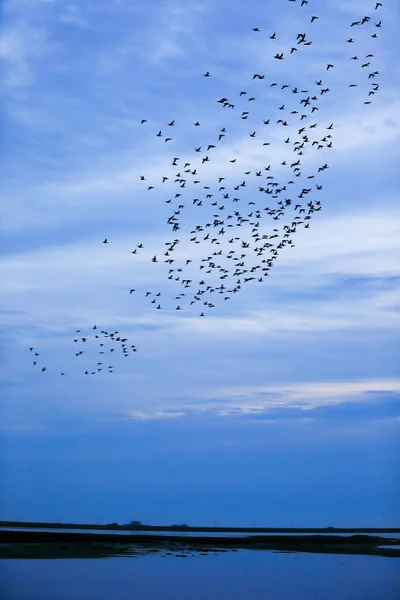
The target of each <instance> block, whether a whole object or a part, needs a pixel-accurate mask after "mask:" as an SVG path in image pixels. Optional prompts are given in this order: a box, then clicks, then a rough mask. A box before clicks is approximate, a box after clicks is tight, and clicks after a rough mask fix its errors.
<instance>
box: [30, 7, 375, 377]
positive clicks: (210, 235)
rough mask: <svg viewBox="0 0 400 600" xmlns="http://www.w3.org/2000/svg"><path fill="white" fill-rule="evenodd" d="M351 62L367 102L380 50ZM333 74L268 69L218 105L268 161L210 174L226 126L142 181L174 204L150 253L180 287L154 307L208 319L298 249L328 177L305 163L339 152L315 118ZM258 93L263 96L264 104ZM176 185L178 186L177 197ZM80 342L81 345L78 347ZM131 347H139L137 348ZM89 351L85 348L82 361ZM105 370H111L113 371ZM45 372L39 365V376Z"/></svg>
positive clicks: (165, 134) (306, 42)
mask: <svg viewBox="0 0 400 600" xmlns="http://www.w3.org/2000/svg"><path fill="white" fill-rule="evenodd" d="M289 2H291V3H295V2H296V0H289ZM298 4H299V5H300V7H306V6H307V5H308V1H307V0H301V2H298ZM381 8H382V3H380V2H376V3H375V9H374V11H378V10H379V9H381ZM374 11H373V12H374ZM320 21H321V18H320V17H318V16H317V15H311V17H310V25H311V24H312V28H311V34H312V31H313V28H314V27H316V26H317V23H318V22H320ZM381 27H382V21H381V20H376V19H375V18H373V16H372V15H360V17H359V19H358V20H356V21H352V22H350V23H349V32H348V36H347V37H346V36H345V35H344V36H343V44H344V47H345V48H347V46H348V47H349V49H351V50H352V52H354V50H353V49H354V48H356V47H357V33H356V32H357V30H358V29H363V30H364V32H367V33H368V34H369V38H370V39H371V43H373V40H374V39H376V38H377V37H378V31H379V30H380V28H381ZM252 31H253V32H254V35H257V36H260V35H261V36H262V35H263V32H262V31H261V30H260V28H259V27H254V28H253V29H252ZM268 40H270V41H268ZM266 41H268V43H269V44H271V45H272V46H273V45H274V44H276V43H278V42H279V36H278V34H277V32H275V31H274V32H272V31H271V32H268V34H267V39H266ZM312 44H313V40H312V39H311V38H310V37H309V35H308V33H306V32H299V33H298V34H297V36H296V38H295V39H294V40H293V42H292V44H291V45H290V47H288V48H287V50H283V51H282V49H279V50H278V51H277V52H275V50H273V51H272V53H271V57H273V58H274V59H276V60H280V61H282V60H285V61H287V60H291V59H292V57H293V56H295V55H297V54H298V53H299V52H305V51H306V48H307V47H309V46H311V45H312ZM274 52H275V53H274ZM348 59H349V63H350V64H351V63H354V64H356V63H357V61H359V64H360V67H359V69H360V71H359V72H360V75H361V76H364V78H365V82H366V84H367V85H368V88H367V90H368V91H367V97H366V98H365V99H363V103H364V105H369V104H371V103H372V100H373V97H374V96H375V95H376V94H377V92H378V91H379V83H378V81H377V79H378V77H379V71H378V70H377V69H376V68H375V67H374V54H373V52H372V51H370V52H368V53H366V54H365V51H364V53H363V54H361V53H360V56H358V55H357V54H353V55H351V52H349V57H348ZM334 69H335V64H334V63H331V62H329V63H327V64H326V65H325V67H324V72H323V74H322V75H321V77H320V78H318V79H317V80H314V81H312V82H308V83H307V84H306V85H300V84H297V85H293V84H290V83H289V82H286V81H280V82H279V81H273V80H270V79H269V78H268V76H267V74H266V73H258V72H257V73H249V77H248V82H244V84H243V87H242V88H241V89H238V91H237V93H236V95H235V97H234V98H229V97H228V96H229V94H226V96H225V95H224V96H222V97H221V98H218V99H215V100H214V102H216V103H217V104H218V105H219V106H220V107H221V109H222V110H224V109H227V110H228V114H229V115H232V118H236V120H237V124H240V123H241V122H242V124H241V126H242V127H247V132H246V133H245V134H244V135H245V136H246V138H247V140H248V141H249V143H251V144H252V146H251V148H252V149H253V150H254V153H255V154H256V155H257V156H260V157H263V158H262V159H260V160H262V161H263V162H262V164H259V165H257V166H254V167H253V168H249V167H248V165H247V166H246V167H245V166H244V164H243V161H241V158H240V156H231V157H230V158H228V159H226V165H225V166H226V170H221V172H220V173H218V175H215V174H214V173H213V169H212V166H213V163H215V164H217V165H218V169H219V168H221V169H223V167H221V166H220V163H219V162H218V161H219V160H220V159H219V156H220V151H222V150H223V149H224V146H226V143H227V142H229V140H230V135H231V134H230V130H229V129H228V128H227V125H226V124H225V125H224V126H220V127H219V128H218V130H217V131H215V134H214V136H213V137H210V139H209V140H208V141H207V143H206V144H204V142H203V143H200V144H198V145H197V144H196V143H194V145H193V148H192V150H191V152H190V156H188V157H186V158H183V157H182V156H172V155H171V157H170V161H171V162H170V164H169V165H166V167H165V173H164V175H163V176H162V178H161V180H160V181H148V180H147V177H146V174H143V175H140V181H141V182H143V186H144V191H146V192H148V193H151V192H152V190H154V189H156V188H158V187H159V186H163V185H164V188H162V189H165V191H166V194H165V199H164V201H165V203H166V204H168V205H169V206H170V208H171V214H170V215H169V216H168V217H167V221H166V222H167V225H168V226H169V227H170V228H171V231H172V234H173V239H171V240H169V241H166V242H165V247H164V249H163V251H162V252H161V254H160V252H155V253H154V252H150V253H149V262H152V263H163V265H164V268H165V276H166V278H167V279H168V280H170V281H172V282H173V283H175V285H177V286H178V290H177V293H176V295H175V301H174V306H168V305H166V304H165V302H168V300H167V299H163V298H162V293H161V291H157V292H152V291H147V292H146V293H145V299H146V300H147V301H148V302H149V303H150V304H151V305H152V306H153V307H154V308H155V309H156V310H162V309H165V308H167V309H169V308H173V309H174V310H176V311H181V310H184V309H185V308H187V307H188V306H193V305H196V304H197V305H198V306H199V310H198V315H199V316H200V317H205V316H206V314H207V312H208V311H209V310H211V309H214V308H215V307H216V306H217V304H218V302H219V301H227V300H229V299H230V298H232V296H234V295H236V294H238V293H239V292H240V291H241V290H242V289H243V288H244V286H245V285H246V284H249V283H251V282H254V283H262V282H264V281H266V280H267V278H268V276H269V275H270V274H271V271H272V269H273V267H274V265H275V263H276V260H277V258H278V255H279V253H280V252H281V251H282V250H283V249H284V248H285V247H290V248H293V247H294V246H295V243H294V238H295V235H296V233H297V231H298V230H299V229H300V228H306V229H308V228H309V227H310V221H311V219H312V217H313V216H314V214H315V213H317V212H319V211H321V209H322V203H321V200H320V199H319V197H320V196H318V197H315V196H317V194H320V192H321V191H322V190H323V184H322V179H321V177H322V176H323V174H324V173H325V171H326V170H327V169H329V164H328V163H327V162H326V161H325V158H322V159H320V160H319V161H318V163H319V166H318V167H317V168H316V170H315V171H312V172H310V171H309V170H307V169H308V167H307V165H308V163H309V161H308V160H307V159H308V158H309V157H310V156H311V154H312V153H314V154H313V155H314V158H315V157H319V156H321V157H322V156H324V155H325V152H327V151H329V150H330V149H331V148H332V147H333V132H334V123H329V124H328V123H321V122H320V121H319V120H318V119H317V116H318V111H320V109H321V108H323V107H324V102H325V98H327V97H329V94H330V93H331V86H332V85H334V84H335V83H334V79H330V77H331V72H334ZM202 75H203V77H204V78H206V79H209V78H211V77H212V73H211V72H210V71H206V72H205V73H203V74H202ZM347 85H348V87H349V88H356V87H358V85H359V81H356V82H355V81H349V82H348V84H347ZM255 86H258V87H257V88H256V87H255ZM257 89H259V90H260V96H261V97H260V101H259V103H258V102H257V96H258V92H257ZM255 90H256V91H255ZM267 92H268V94H270V95H273V96H274V97H275V96H276V97H277V98H278V102H277V106H276V108H275V109H269V110H270V113H269V114H265V115H263V117H262V118H260V110H261V109H260V106H259V104H260V103H261V102H262V101H263V98H264V97H265V94H266V93H267ZM254 107H257V108H254ZM230 111H232V113H231V112H230ZM147 123H148V120H147V119H146V118H142V119H141V120H140V125H141V126H143V127H144V128H146V127H148V125H146V124H147ZM182 126H183V124H182ZM192 126H193V128H194V131H200V128H201V127H202V123H201V122H200V121H198V120H196V121H195V122H194V123H193V125H192ZM177 127H179V119H178V118H174V119H172V120H170V121H169V122H168V123H166V124H165V125H163V126H161V128H160V127H158V128H157V129H156V131H154V133H153V135H154V136H155V137H156V138H158V139H159V140H160V142H162V144H168V143H170V142H172V141H173V132H174V131H175V130H176V128H177ZM271 130H272V133H270V131H271ZM277 132H278V133H277ZM279 132H280V133H279ZM279 137H280V139H277V138H279ZM233 141H234V140H233ZM282 152H285V154H284V155H283V154H282ZM319 153H320V154H319ZM276 156H280V157H281V158H283V160H279V162H278V164H276V165H275V167H274V166H273V165H272V164H271V163H274V162H277V161H276V160H275V158H276ZM214 157H215V158H214ZM243 169H244V170H243ZM172 184H173V185H172ZM173 187H175V190H173V192H172V193H171V188H173ZM244 195H245V198H244V197H243V196H244ZM109 243H112V240H111V239H109V238H107V237H106V238H105V239H104V240H103V244H109ZM183 243H184V245H185V247H186V246H190V244H195V245H196V251H194V252H193V253H192V254H188V255H187V256H186V257H185V258H183V259H182V258H181V257H180V252H179V248H180V245H181V246H182V245H183ZM145 251H146V252H147V249H145V248H144V245H143V243H139V244H136V247H134V248H133V249H132V250H131V253H132V255H133V257H134V256H135V255H136V256H137V255H139V254H140V253H141V252H145ZM128 291H129V294H130V295H132V294H134V292H135V291H136V288H134V287H129V288H128ZM101 334H102V335H103V336H104V337H106V338H108V339H109V340H110V341H113V342H115V341H121V344H122V347H123V352H124V354H125V351H126V349H127V346H126V345H124V344H125V342H127V340H126V338H121V339H119V338H117V337H115V336H116V335H117V332H115V333H114V334H110V333H107V332H105V331H102V332H101ZM78 339H79V338H77V339H76V340H74V341H75V342H78ZM80 341H81V342H85V341H86V339H85V338H81V340H80ZM122 342H123V343H122ZM131 348H132V349H133V350H134V351H136V348H135V347H134V346H132V347H131ZM32 351H33V349H32ZM111 351H112V350H111ZM83 352H84V351H83V350H79V351H78V353H76V356H77V357H78V356H80V355H81V353H83ZM125 356H127V354H125ZM34 364H37V362H36V361H35V363H34ZM107 368H108V370H109V372H113V367H112V366H109V367H107ZM102 369H103V364H102V362H99V363H98V365H97V366H96V368H95V369H93V370H85V371H84V373H85V374H89V373H91V374H95V373H97V372H101V371H102ZM45 370H46V368H45V367H42V371H45ZM62 374H63V373H62Z"/></svg>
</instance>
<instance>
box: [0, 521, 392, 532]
mask: <svg viewBox="0 0 400 600" xmlns="http://www.w3.org/2000/svg"><path fill="white" fill-rule="evenodd" d="M0 527H23V528H42V529H98V530H110V529H115V530H121V531H187V532H210V533H212V532H215V533H329V532H335V533H355V534H357V533H374V534H375V533H400V527H392V528H387V527H386V528H384V527H363V528H360V527H357V528H349V527H195V526H191V525H144V524H140V525H139V524H138V525H129V524H128V525H119V524H118V523H107V524H104V525H99V524H90V523H45V522H39V521H0Z"/></svg>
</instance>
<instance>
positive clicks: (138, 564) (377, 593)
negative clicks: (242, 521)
mask: <svg viewBox="0 0 400 600" xmlns="http://www.w3.org/2000/svg"><path fill="white" fill-rule="evenodd" d="M399 566H400V562H399V560H398V559H395V558H386V557H376V556H351V555H346V556H340V555H317V554H296V553H293V554H292V553H289V554H288V553H277V552H268V551H258V552H257V551H249V550H242V551H239V552H227V553H223V554H218V555H214V554H209V555H207V556H201V555H194V556H192V555H190V556H188V557H187V558H177V557H174V556H164V557H162V556H161V555H147V556H141V557H139V558H132V557H128V558H125V557H124V558H106V559H60V560H58V559H52V560H48V559H34V560H31V559H28V560H27V559H16V560H14V559H8V560H0V582H1V583H0V597H1V598H2V600H83V599H85V600H109V598H112V599H113V600H133V599H135V600H142V599H143V600H153V599H157V600H164V599H165V600H187V599H189V598H190V600H203V599H208V598H210V599H214V598H215V599H218V600H225V599H229V600H252V599H257V600H258V599H260V600H261V599H265V600H314V599H316V600H332V599H334V600H396V599H398V598H400V575H399Z"/></svg>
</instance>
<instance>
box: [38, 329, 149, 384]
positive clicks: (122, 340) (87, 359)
mask: <svg viewBox="0 0 400 600" xmlns="http://www.w3.org/2000/svg"><path fill="white" fill-rule="evenodd" d="M73 343H74V344H76V345H75V346H74V355H75V358H77V359H79V360H80V361H81V363H82V362H83V364H84V366H83V368H82V372H83V374H84V375H96V374H98V373H101V372H107V373H114V365H111V364H109V363H110V362H111V358H113V356H115V355H114V354H112V353H113V352H117V354H118V352H119V353H120V354H122V356H124V357H125V358H127V357H128V356H132V355H133V354H134V353H135V352H137V348H136V346H135V344H130V343H129V340H128V338H127V337H123V336H122V335H121V334H120V332H119V331H111V332H110V331H105V330H104V329H99V328H98V327H97V325H94V326H93V327H92V328H91V329H89V330H88V331H86V332H84V331H82V329H76V331H75V335H74V337H73ZM29 351H30V352H31V353H32V357H33V361H32V362H33V366H34V367H36V368H37V369H39V370H40V371H42V372H43V373H44V372H45V371H47V370H48V368H47V367H46V366H45V365H44V364H42V360H41V354H40V353H39V352H38V351H37V350H36V348H34V347H33V346H31V347H30V348H29ZM80 357H82V358H80ZM113 362H115V361H113ZM65 374H66V373H65V372H64V371H61V372H60V375H65Z"/></svg>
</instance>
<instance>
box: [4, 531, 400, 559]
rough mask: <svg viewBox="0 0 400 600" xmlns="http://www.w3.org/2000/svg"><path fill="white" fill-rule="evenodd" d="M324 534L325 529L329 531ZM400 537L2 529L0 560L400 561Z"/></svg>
mask: <svg viewBox="0 0 400 600" xmlns="http://www.w3.org/2000/svg"><path fill="white" fill-rule="evenodd" d="M325 533H326V530H325ZM399 544H400V540H399V539H398V538H382V537H379V536H371V535H360V534H355V535H352V536H349V537H344V536H340V535H301V536H300V535H298V536H296V535H288V536H280V535H261V536H260V535H258V536H251V535H249V536H246V537H213V536H207V537H196V536H191V537H186V536H184V535H181V536H179V535H176V536H173V537H171V536H166V535H157V534H154V535H141V534H140V533H136V534H126V535H124V536H123V539H121V535H120V534H112V533H75V532H65V533H64V532H55V531H50V532H44V531H7V530H0V558H106V557H111V556H143V555H145V554H150V553H164V555H166V554H172V555H175V556H188V554H187V553H196V554H198V553H200V554H208V553H210V552H213V553H220V552H229V551H238V550H258V551H260V550H261V551H262V550H264V551H275V552H307V553H317V554H358V555H360V554H362V555H370V556H386V557H392V558H400V549H398V548H387V547H386V548H381V547H380V546H390V545H399Z"/></svg>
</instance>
